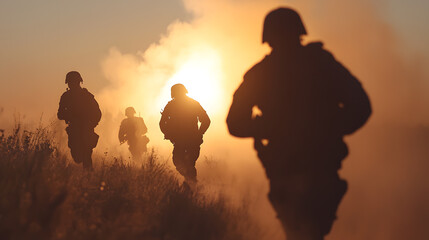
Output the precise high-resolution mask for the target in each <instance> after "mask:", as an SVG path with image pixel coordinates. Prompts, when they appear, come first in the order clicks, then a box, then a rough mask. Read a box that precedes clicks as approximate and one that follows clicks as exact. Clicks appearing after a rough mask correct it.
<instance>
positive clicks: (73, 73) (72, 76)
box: [66, 71, 83, 84]
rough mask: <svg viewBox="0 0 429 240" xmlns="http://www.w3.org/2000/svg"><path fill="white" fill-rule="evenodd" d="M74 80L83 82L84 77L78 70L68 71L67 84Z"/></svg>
mask: <svg viewBox="0 0 429 240" xmlns="http://www.w3.org/2000/svg"><path fill="white" fill-rule="evenodd" d="M74 81H78V82H83V79H82V77H81V76H80V73H79V72H77V71H71V72H68V73H67V75H66V84H68V83H69V82H74Z"/></svg>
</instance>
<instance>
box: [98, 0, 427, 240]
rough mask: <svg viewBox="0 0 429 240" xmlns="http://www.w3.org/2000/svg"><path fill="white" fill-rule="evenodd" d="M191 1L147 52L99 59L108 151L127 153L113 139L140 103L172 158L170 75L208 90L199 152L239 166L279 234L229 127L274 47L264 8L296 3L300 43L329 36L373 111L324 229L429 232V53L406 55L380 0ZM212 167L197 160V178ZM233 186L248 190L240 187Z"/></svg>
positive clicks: (263, 183)
mask: <svg viewBox="0 0 429 240" xmlns="http://www.w3.org/2000/svg"><path fill="white" fill-rule="evenodd" d="M184 4H185V6H186V9H187V10H188V11H189V12H190V13H192V14H193V16H194V17H193V19H192V20H191V21H188V22H182V21H176V22H173V23H172V24H171V25H170V26H169V28H168V29H167V31H166V34H165V35H164V36H162V37H161V39H160V40H159V42H157V43H154V44H153V45H151V46H150V47H149V48H148V49H146V50H144V51H142V52H139V53H136V54H124V53H121V52H120V51H119V50H118V49H116V48H112V49H111V50H110V51H109V53H108V55H107V57H106V58H105V59H104V60H103V62H102V68H103V72H104V74H105V76H106V78H107V79H108V80H109V82H110V83H109V85H108V86H107V87H106V88H104V89H103V90H102V91H101V92H100V93H98V94H97V99H98V100H99V102H100V105H101V107H102V110H103V113H104V117H103V120H102V122H101V124H100V127H99V131H100V132H101V134H100V135H102V136H103V138H102V139H100V141H101V142H100V144H101V146H102V147H101V148H102V149H103V151H104V149H108V150H109V151H118V152H122V153H125V152H126V147H125V146H121V147H117V148H113V147H112V146H117V145H118V144H117V139H116V133H117V130H116V129H117V128H118V125H119V123H120V120H121V119H122V118H123V117H124V114H123V112H124V109H125V108H126V107H128V106H134V107H135V109H136V110H137V112H138V113H139V114H140V115H141V116H142V117H143V118H144V119H145V121H146V123H147V125H148V128H149V133H148V136H149V138H150V139H151V142H150V145H151V146H153V147H155V148H156V149H158V150H159V151H160V152H161V153H162V154H165V155H166V156H168V154H169V151H171V148H172V147H171V144H170V143H169V142H167V141H164V140H163V136H162V134H161V132H160V131H159V127H158V121H159V118H160V111H162V108H163V106H165V104H166V103H167V102H168V100H169V88H170V87H171V85H172V84H174V83H176V82H179V81H182V82H183V83H184V84H185V86H186V87H188V89H189V91H190V95H191V96H193V95H192V94H195V96H198V94H197V93H196V92H197V91H199V90H201V91H203V92H204V91H205V92H206V93H210V92H211V93H213V94H214V95H213V96H211V97H212V98H211V99H210V98H209V99H204V98H202V99H198V98H197V97H196V99H197V100H200V102H201V104H202V106H203V107H205V108H206V110H207V112H208V114H209V115H210V116H211V118H212V126H211V128H210V129H209V131H208V132H207V134H206V135H205V140H204V141H205V143H204V144H203V146H202V156H209V158H210V157H214V159H215V160H216V159H218V160H220V161H225V162H226V163H225V166H224V168H228V171H229V172H232V173H234V174H236V176H237V177H236V178H235V179H236V181H235V183H234V184H232V186H231V187H230V192H231V195H233V194H248V196H252V199H253V200H252V207H253V209H254V215H255V218H259V219H260V224H261V227H262V228H265V229H266V232H267V239H281V238H282V236H283V235H282V232H281V229H280V225H279V223H278V222H277V220H276V219H275V214H274V212H273V210H272V209H271V207H270V205H269V203H268V201H267V199H266V197H265V196H266V193H267V192H268V185H267V179H266V178H265V175H264V172H263V169H262V167H261V165H260V164H259V162H258V159H257V158H256V156H255V152H254V151H253V148H252V142H251V140H238V139H234V138H232V137H230V136H229V135H228V133H227V129H226V124H225V118H226V114H227V111H228V108H229V104H230V102H231V100H232V94H233V92H234V90H235V89H236V88H237V87H238V85H239V84H240V82H241V81H242V76H243V74H244V73H245V72H246V71H247V70H248V69H249V68H250V67H251V66H252V65H253V64H255V63H256V62H258V61H259V60H260V59H262V58H263V56H264V55H265V54H267V53H268V52H269V48H268V46H266V45H262V44H261V34H262V23H263V19H264V16H265V15H266V14H267V13H268V12H269V11H270V10H272V9H274V8H276V7H279V6H288V7H293V8H295V9H296V10H297V11H298V12H299V13H300V14H301V17H302V19H303V21H304V23H305V25H306V27H307V31H308V32H309V35H308V36H307V37H305V39H304V41H305V42H311V41H323V42H324V44H325V48H326V49H328V50H329V51H331V52H332V53H333V54H334V56H335V57H336V58H337V59H338V60H339V61H341V62H342V63H343V64H344V65H345V66H346V67H347V68H349V69H350V70H351V72H352V73H353V74H355V75H356V76H357V77H358V78H359V79H360V81H361V82H362V84H363V86H364V88H365V89H366V90H367V92H368V94H369V96H370V98H371V101H372V104H373V110H374V114H373V116H372V117H371V119H370V121H369V123H368V124H367V125H366V126H364V128H363V129H362V130H361V131H359V132H358V133H357V134H355V135H353V136H351V137H348V138H347V139H346V140H347V142H348V143H349V148H350V152H351V154H350V156H349V157H348V158H347V159H346V160H345V162H344V165H343V170H342V172H341V175H342V176H343V177H344V178H345V179H347V180H348V182H349V186H350V188H349V189H350V190H349V192H348V194H347V195H346V197H345V199H344V200H343V202H342V204H341V206H340V210H339V213H338V216H339V221H337V223H336V224H335V225H334V229H333V231H332V233H331V235H330V236H329V237H328V239H424V238H425V237H424V236H425V234H426V233H425V231H423V230H424V228H425V226H424V225H423V223H424V222H427V221H428V220H429V209H428V207H427V206H425V203H427V202H428V200H429V191H428V187H427V186H426V185H427V184H424V182H425V177H424V173H423V172H424V171H423V170H422V169H427V167H428V163H427V162H426V161H425V160H427V159H428V157H429V152H428V151H427V150H426V149H427V146H428V144H429V111H427V110H426V109H425V107H426V106H428V103H429V99H428V96H427V94H425V93H426V92H427V91H428V90H429V83H428V81H426V80H427V77H428V73H427V72H425V70H424V68H423V66H424V65H425V63H427V60H426V59H425V58H424V57H422V56H407V58H405V57H404V56H403V55H402V54H401V53H402V52H406V51H404V49H402V48H403V46H404V45H403V44H402V40H401V39H399V38H398V37H397V36H396V34H395V32H394V30H393V28H392V27H391V26H389V25H388V24H387V23H386V22H385V21H384V20H383V18H382V17H381V15H380V12H379V11H378V9H379V8H380V7H383V3H378V5H375V4H374V3H373V2H372V1H369V0H363V1H351V0H343V1H334V0H329V1H322V2H321V1H316V0H300V1H297V0H296V1H279V0H267V1H257V0H246V1H244V0H236V1H227V0H218V1H209V0H184ZM409 59H412V60H411V61H410V60H409ZM197 85H198V87H197V88H194V87H193V86H197ZM210 90H212V91H210ZM112 129H113V130H112ZM200 161H201V159H200ZM199 164H200V163H199ZM198 166H199V165H198V164H197V167H198ZM208 172H209V171H208V170H202V171H201V174H200V176H201V178H203V179H204V176H207V175H209V173H208ZM219 174H220V173H219ZM218 176H219V182H226V181H227V180H225V179H229V180H231V178H228V177H226V176H225V174H224V173H223V174H220V175H218ZM222 178H224V179H222ZM237 179H238V180H237ZM238 185H240V189H244V190H243V191H240V192H239V193H237V186H238ZM226 188H228V187H226ZM426 237H427V235H426Z"/></svg>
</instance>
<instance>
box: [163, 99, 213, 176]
mask: <svg viewBox="0 0 429 240" xmlns="http://www.w3.org/2000/svg"><path fill="white" fill-rule="evenodd" d="M198 121H200V122H201V127H200V128H199V127H198ZM159 125H160V128H161V131H162V132H163V133H164V135H165V139H168V140H170V141H171V142H172V143H173V144H174V150H173V163H174V165H175V166H176V169H177V171H178V172H179V173H180V174H181V175H182V176H184V177H185V180H186V181H188V182H196V177H197V170H196V168H195V163H196V161H197V159H198V157H199V155H200V145H201V144H202V143H203V134H204V133H205V131H206V130H207V128H208V127H209V125H210V118H209V116H208V115H207V113H206V111H205V110H204V109H203V108H202V107H201V105H200V104H199V103H198V102H197V101H195V100H194V99H192V98H189V97H187V96H185V97H183V98H181V99H177V98H175V99H173V100H171V101H170V102H169V103H168V104H167V105H166V106H165V108H164V111H163V112H162V117H161V121H160V123H159Z"/></svg>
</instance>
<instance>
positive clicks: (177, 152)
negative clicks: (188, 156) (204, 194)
mask: <svg viewBox="0 0 429 240" xmlns="http://www.w3.org/2000/svg"><path fill="white" fill-rule="evenodd" d="M173 163H174V166H175V167H176V170H177V171H178V172H179V173H180V174H181V175H182V176H185V175H186V164H185V147H184V146H183V145H180V144H177V143H176V144H175V145H174V149H173Z"/></svg>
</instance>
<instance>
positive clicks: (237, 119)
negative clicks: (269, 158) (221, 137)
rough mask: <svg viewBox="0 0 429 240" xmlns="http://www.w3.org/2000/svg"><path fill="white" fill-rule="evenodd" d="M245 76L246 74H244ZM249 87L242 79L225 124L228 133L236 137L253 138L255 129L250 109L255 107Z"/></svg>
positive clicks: (246, 81) (245, 80) (247, 82)
mask: <svg viewBox="0 0 429 240" xmlns="http://www.w3.org/2000/svg"><path fill="white" fill-rule="evenodd" d="M246 75H247V74H246ZM252 90H255V91H256V90H257V89H252V87H251V85H250V84H249V81H248V80H247V79H246V76H245V77H244V81H243V83H242V84H241V85H240V87H239V88H238V89H237V91H236V92H235V93H234V97H233V100H232V104H231V107H230V109H229V113H228V117H227V119H226V123H227V125H228V130H229V133H230V134H231V135H233V136H236V137H243V138H244V137H254V136H255V133H254V131H255V128H254V122H253V119H252V109H253V107H254V106H255V105H256V103H255V102H254V97H253V95H252Z"/></svg>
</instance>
